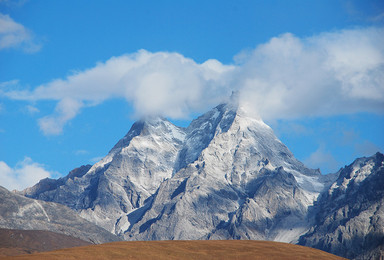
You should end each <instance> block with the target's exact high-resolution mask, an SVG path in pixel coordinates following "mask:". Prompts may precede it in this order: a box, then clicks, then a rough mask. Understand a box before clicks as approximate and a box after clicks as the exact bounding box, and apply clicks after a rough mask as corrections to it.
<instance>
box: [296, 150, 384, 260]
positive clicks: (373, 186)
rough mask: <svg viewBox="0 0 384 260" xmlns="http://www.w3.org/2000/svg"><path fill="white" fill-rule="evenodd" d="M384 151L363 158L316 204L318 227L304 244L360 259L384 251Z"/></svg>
mask: <svg viewBox="0 0 384 260" xmlns="http://www.w3.org/2000/svg"><path fill="white" fill-rule="evenodd" d="M383 162H384V155H383V154H381V153H377V154H375V155H374V156H372V157H368V158H359V159H357V160H355V161H354V162H353V163H352V164H351V165H349V166H346V167H345V168H343V169H341V170H340V171H339V178H338V179H337V180H336V181H335V182H334V183H333V184H332V186H331V187H330V188H329V189H328V191H326V192H324V193H323V194H322V195H321V197H320V198H319V201H318V203H317V206H316V222H315V225H314V227H313V228H312V229H311V230H310V231H309V232H308V233H307V234H306V235H304V236H302V237H301V238H300V244H302V245H306V246H311V247H315V248H319V249H321V250H324V251H328V252H332V253H334V254H337V255H340V256H344V257H347V258H357V259H379V256H380V255H381V256H383V255H384V164H383Z"/></svg>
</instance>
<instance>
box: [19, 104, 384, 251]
mask: <svg viewBox="0 0 384 260" xmlns="http://www.w3.org/2000/svg"><path fill="white" fill-rule="evenodd" d="M362 160H363V159H362ZM372 169H373V168H372ZM372 169H371V168H369V169H368V168H367V170H366V173H365V175H364V176H369V175H370V174H371V172H372V171H371V170H372ZM341 175H343V173H342V172H339V173H336V174H330V175H327V176H323V175H321V174H320V172H319V171H317V170H312V169H308V168H306V167H305V166H304V165H303V164H302V163H301V162H299V161H298V160H297V159H295V157H294V156H293V154H292V153H291V152H290V151H289V149H288V148H287V147H286V146H285V145H284V144H283V143H281V142H280V141H279V140H278V139H277V137H276V136H275V135H274V133H273V131H272V129H271V128H270V127H269V126H267V125H266V124H265V123H264V122H263V121H262V120H260V119H255V118H252V117H250V116H249V115H248V114H247V113H246V111H244V110H243V109H242V108H241V107H239V106H238V104H237V101H236V100H234V99H232V100H231V101H229V102H228V103H225V104H221V105H219V106H217V107H215V108H214V109H212V110H211V111H208V112H207V113H205V114H204V115H202V116H200V117H198V118H197V119H195V120H193V121H192V122H191V124H190V126H189V127H188V128H179V127H177V126H174V125H173V124H172V123H170V122H169V121H167V120H166V119H163V118H149V119H147V120H144V121H139V122H136V123H135V124H134V125H133V126H132V128H131V129H130V131H129V132H128V133H127V135H126V136H125V137H124V138H123V139H121V140H120V141H119V142H118V143H117V144H116V145H115V146H114V147H113V149H112V150H111V151H110V152H109V154H108V155H107V156H106V157H104V158H103V159H102V160H101V161H100V162H98V163H96V164H95V165H93V166H92V167H87V166H84V167H82V168H79V169H77V170H75V173H73V172H72V174H71V176H72V177H68V176H67V177H65V178H62V179H59V180H49V179H45V180H42V181H41V182H40V183H39V184H37V185H35V186H34V187H31V188H28V189H26V190H24V191H23V194H25V195H26V196H28V197H32V198H36V199H42V200H47V201H55V202H58V203H62V204H64V205H67V206H69V207H71V208H72V209H74V210H76V211H77V212H78V213H79V214H80V215H81V216H82V217H84V218H86V219H88V220H89V221H91V222H93V223H95V224H97V225H99V226H101V227H103V228H105V229H107V230H108V231H110V232H112V233H114V234H116V235H119V236H120V237H121V238H124V239H125V240H168V239H169V240H174V239H178V240H184V239H188V240H190V239H257V240H274V241H283V242H292V243H296V242H298V239H299V238H300V236H302V235H304V234H306V233H307V232H308V231H309V233H308V234H307V236H309V234H310V233H311V232H313V230H315V227H316V228H317V226H318V225H319V223H320V222H321V221H322V220H321V219H323V218H324V217H326V216H325V215H324V214H329V215H332V214H333V213H334V211H335V210H336V211H337V210H338V209H339V208H334V207H333V206H332V205H333V204H332V203H334V201H335V198H328V197H327V196H326V194H327V192H328V191H329V189H332V187H334V188H333V189H336V188H335V187H336V186H335V185H339V184H337V183H338V182H340V178H341V177H339V179H337V178H338V176H341ZM368 179H369V180H368ZM367 180H368V182H371V180H370V178H367ZM46 183H49V185H46ZM334 183H336V184H334ZM352 183H354V182H351V183H347V184H346V185H347V186H348V187H349V185H352ZM331 185H332V187H331ZM47 186H49V188H46V187H47ZM52 187H53V188H52ZM337 187H339V186H337ZM348 189H349V188H348ZM351 189H352V188H351ZM323 193H324V194H323ZM320 194H323V195H321V196H320V199H319V195H320ZM377 195H378V196H381V198H382V197H383V196H382V195H381V193H380V194H377ZM318 199H319V201H317V200H318ZM338 199H339V198H338ZM340 200H341V201H343V200H342V199H340ZM316 201H317V202H316ZM315 202H316V203H315ZM343 203H344V202H343ZM351 203H352V202H351ZM369 203H370V201H369V202H368V204H369ZM344 206H345V205H344ZM348 207H351V205H350V206H348ZM326 212H328V213H326ZM337 223H339V222H337ZM338 225H342V223H341V222H340V223H339V224H338ZM316 230H320V229H316ZM324 232H325V231H324ZM330 232H333V231H330ZM348 232H349V231H348ZM378 232H379V233H380V232H382V231H378ZM368 233H370V231H369V230H365V231H363V233H362V234H368ZM324 234H325V233H324ZM308 239H309V238H308ZM303 241H304V240H303ZM308 241H309V240H308ZM311 241H312V240H311ZM313 241H314V240H313ZM303 243H304V242H303ZM305 243H307V242H305ZM330 243H331V241H328V242H327V245H328V244H330ZM308 244H309V245H314V246H315V244H316V242H308ZM326 248H327V250H329V251H330V252H333V251H332V250H336V249H334V247H326ZM364 248H365V247H364Z"/></svg>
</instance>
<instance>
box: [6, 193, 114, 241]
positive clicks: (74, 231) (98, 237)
mask: <svg viewBox="0 0 384 260" xmlns="http://www.w3.org/2000/svg"><path fill="white" fill-rule="evenodd" d="M0 198H1V199H0V228H7V229H20V230H48V231H53V232H56V233H61V234H65V235H69V236H72V237H76V238H80V239H82V240H85V241H88V242H91V243H96V244H99V243H106V242H112V241H118V240H119V238H118V237H117V236H115V235H113V234H111V233H109V232H108V231H106V230H104V229H103V228H101V227H99V226H96V225H95V224H93V223H91V222H88V221H87V220H85V219H83V218H81V217H79V216H78V215H77V214H76V212H74V211H73V210H71V209H69V208H67V207H66V206H63V205H61V204H57V203H52V202H45V201H39V200H35V199H29V198H26V197H24V196H20V195H17V194H15V193H13V192H10V191H8V190H7V189H5V188H3V187H1V186H0Z"/></svg>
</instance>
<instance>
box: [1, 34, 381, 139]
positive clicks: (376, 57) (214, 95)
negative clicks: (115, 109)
mask: <svg viewBox="0 0 384 260" xmlns="http://www.w3.org/2000/svg"><path fill="white" fill-rule="evenodd" d="M382 42H384V29H383V28H377V27H370V28H358V29H351V30H341V31H335V32H331V33H322V34H319V35H315V36H313V37H309V38H298V37H296V36H294V35H292V34H289V33H287V34H283V35H281V36H278V37H275V38H272V39H271V40H270V41H268V42H267V43H265V44H262V45H259V46H257V47H256V48H255V49H254V50H252V51H248V52H242V53H240V54H239V55H237V56H236V57H235V65H224V64H222V63H220V62H219V61H217V60H208V61H206V62H204V63H202V64H199V63H196V62H195V61H194V60H192V59H189V58H186V57H184V56H183V55H181V54H178V53H167V52H156V53H151V52H148V51H145V50H141V51H138V52H137V53H134V54H129V55H123V56H119V57H113V58H111V59H109V60H107V61H106V62H104V63H98V64H97V65H96V66H95V67H93V68H90V69H88V70H85V71H79V72H77V73H74V74H72V75H70V76H68V77H67V78H65V79H57V80H54V81H51V82H48V83H46V84H42V85H40V86H38V87H36V88H35V89H34V90H32V91H27V90H25V91H8V92H6V93H5V95H6V96H7V97H9V98H11V99H20V100H29V101H39V100H56V101H57V102H58V103H57V106H56V109H55V111H54V112H53V113H52V114H50V115H47V116H45V117H43V118H40V119H39V125H40V128H41V130H42V131H43V132H44V133H45V134H60V133H61V132H62V130H63V127H64V126H65V124H66V123H67V122H68V121H69V120H71V119H73V118H74V117H75V116H76V115H77V114H78V113H80V112H81V110H82V109H83V108H85V107H89V106H94V105H97V104H99V103H101V102H103V101H105V100H107V99H112V98H125V99H126V100H127V102H129V103H131V104H133V106H134V108H135V113H136V116H143V115H148V114H158V115H162V116H166V117H170V118H174V119H177V118H186V117H188V115H190V114H191V113H194V112H201V111H204V110H205V109H207V108H209V107H211V106H212V105H214V104H216V103H218V102H219V101H221V100H223V99H224V98H225V97H227V96H228V95H229V94H230V92H231V91H232V90H241V103H242V105H243V106H244V107H245V109H247V110H248V111H250V112H253V113H255V114H258V115H260V116H261V117H262V118H264V119H267V120H273V119H285V118H300V117H303V116H328V115H339V114H348V113H355V112H362V111H367V112H375V113H382V112H383V111H384V85H383V84H382V82H384V74H383V73H382V71H384V46H383V45H382V44H381V43H382Z"/></svg>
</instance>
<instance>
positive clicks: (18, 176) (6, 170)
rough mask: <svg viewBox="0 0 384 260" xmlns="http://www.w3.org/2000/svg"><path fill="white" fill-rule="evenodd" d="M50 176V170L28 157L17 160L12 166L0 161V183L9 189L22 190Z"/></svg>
mask: <svg viewBox="0 0 384 260" xmlns="http://www.w3.org/2000/svg"><path fill="white" fill-rule="evenodd" d="M50 176H51V174H50V172H49V171H47V170H45V169H44V166H43V165H41V164H39V163H36V162H34V161H32V159H31V158H29V157H26V158H25V159H24V160H23V161H21V162H18V163H17V164H16V166H15V167H13V168H12V167H10V166H8V165H7V164H6V163H5V162H3V161H0V185H1V186H3V187H5V188H7V189H9V190H23V189H25V188H27V187H30V186H32V185H34V184H36V183H37V182H38V181H39V180H41V179H44V178H47V177H50Z"/></svg>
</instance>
